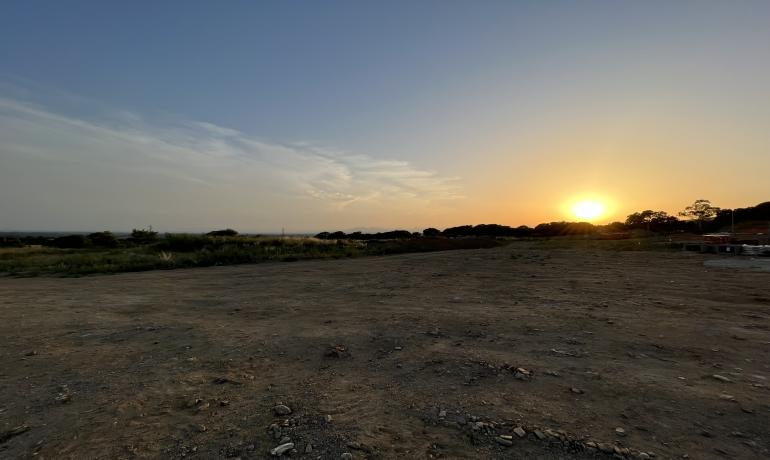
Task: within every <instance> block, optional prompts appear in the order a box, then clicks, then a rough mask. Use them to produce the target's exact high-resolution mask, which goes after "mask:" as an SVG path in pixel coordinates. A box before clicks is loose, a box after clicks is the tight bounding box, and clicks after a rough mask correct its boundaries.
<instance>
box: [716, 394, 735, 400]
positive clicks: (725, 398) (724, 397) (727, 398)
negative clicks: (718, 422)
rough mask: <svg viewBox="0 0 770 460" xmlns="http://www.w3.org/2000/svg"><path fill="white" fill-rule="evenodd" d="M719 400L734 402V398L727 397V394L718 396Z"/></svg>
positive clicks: (731, 396)
mask: <svg viewBox="0 0 770 460" xmlns="http://www.w3.org/2000/svg"><path fill="white" fill-rule="evenodd" d="M719 399H724V400H725V401H735V396H733V395H728V394H721V395H719Z"/></svg>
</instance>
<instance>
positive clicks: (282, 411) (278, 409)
mask: <svg viewBox="0 0 770 460" xmlns="http://www.w3.org/2000/svg"><path fill="white" fill-rule="evenodd" d="M273 412H275V415H289V414H291V408H290V407H289V406H286V405H284V404H278V405H277V406H275V407H273Z"/></svg>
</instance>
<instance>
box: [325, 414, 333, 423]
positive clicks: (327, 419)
mask: <svg viewBox="0 0 770 460" xmlns="http://www.w3.org/2000/svg"><path fill="white" fill-rule="evenodd" d="M324 420H326V423H331V422H332V420H333V418H332V416H331V415H330V414H326V416H325V417H324Z"/></svg>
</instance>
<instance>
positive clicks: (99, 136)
mask: <svg viewBox="0 0 770 460" xmlns="http://www.w3.org/2000/svg"><path fill="white" fill-rule="evenodd" d="M116 113H117V114H118V115H116V116H114V117H111V118H100V119H99V120H98V121H94V120H92V119H88V118H86V117H82V116H73V115H66V114H62V113H57V112H55V111H53V110H50V109H47V108H44V107H40V106H35V105H31V104H28V103H25V102H20V101H18V100H15V99H8V98H5V99H3V98H0V139H1V140H0V161H2V164H3V167H2V168H0V193H2V196H3V199H2V201H1V202H0V211H2V221H0V228H6V229H8V228H19V227H20V226H23V227H26V228H42V227H45V228H70V229H76V228H86V227H88V228H94V226H97V225H98V226H100V227H110V228H125V227H122V226H125V225H140V224H141V222H136V220H141V219H148V220H153V221H157V220H160V222H161V223H162V225H165V226H167V227H169V228H172V229H177V228H190V227H201V226H209V225H214V224H215V223H219V222H222V224H225V223H229V222H233V225H242V226H245V227H247V228H253V229H264V228H276V226H280V225H281V223H283V222H287V221H288V222H290V223H291V224H292V225H295V226H297V227H303V228H318V226H324V225H333V222H335V220H334V218H333V217H335V216H336V218H337V219H338V221H339V225H342V226H344V225H356V219H371V218H372V216H373V215H376V214H377V212H379V213H380V214H382V215H388V214H389V213H393V212H395V211H396V210H398V209H401V210H404V211H408V212H412V213H415V214H419V213H420V212H430V210H431V209H435V208H436V207H441V206H444V205H446V204H447V203H451V202H453V201H455V200H457V199H459V198H461V197H462V196H461V190H460V187H459V181H458V180H457V179H456V178H447V177H442V176H440V175H438V174H436V173H434V172H430V171H425V170H421V169H418V168H415V167H414V166H412V165H411V164H409V163H407V162H403V161H393V160H383V159H376V158H372V157H369V156H366V155H361V154H350V153H345V152H339V151H336V150H333V149H330V148H325V147H322V146H318V145H312V144H307V143H296V144H279V143H270V142H265V141H262V140H259V139H256V138H254V137H251V136H248V135H246V134H244V133H242V132H239V131H237V130H234V129H230V128H227V127H222V126H218V125H215V124H212V123H208V122H201V121H179V122H175V123H167V122H166V123H163V124H159V123H156V122H149V121H147V120H145V119H144V118H142V117H140V116H138V115H136V114H130V116H127V115H126V113H123V112H116ZM341 216H342V218H341ZM129 221H133V222H134V224H129ZM225 221H226V222H225ZM315 221H317V223H316V222H315ZM361 224H371V221H369V220H367V221H362V222H359V223H358V225H361ZM156 225H161V224H160V223H159V224H156ZM41 226H42V227H41Z"/></svg>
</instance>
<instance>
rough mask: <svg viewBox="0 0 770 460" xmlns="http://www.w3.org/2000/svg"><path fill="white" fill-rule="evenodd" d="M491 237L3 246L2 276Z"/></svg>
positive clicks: (183, 238)
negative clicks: (85, 245)
mask: <svg viewBox="0 0 770 460" xmlns="http://www.w3.org/2000/svg"><path fill="white" fill-rule="evenodd" d="M503 243H504V241H502V240H495V239H490V238H466V239H448V238H417V239H407V240H379V241H366V242H364V241H351V240H320V239H316V238H309V237H253V236H233V237H218V236H205V235H167V236H166V237H164V238H160V239H158V240H157V241H155V242H152V243H151V244H130V243H125V242H124V243H121V244H120V246H119V247H115V248H104V247H86V248H78V249H63V248H52V247H41V246H28V247H23V248H0V275H5V276H17V277H30V276H83V275H91V274H99V273H105V274H107V273H121V272H133V271H146V270H163V269H175V268H189V267H207V266H216V265H237V264H248V263H259V262H269V261H278V262H281V261H283V262H293V261H297V260H307V259H338V258H349V257H359V256H367V255H385V254H400V253H407V252H429V251H444V250H452V249H479V248H489V247H494V246H499V245H501V244H503Z"/></svg>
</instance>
